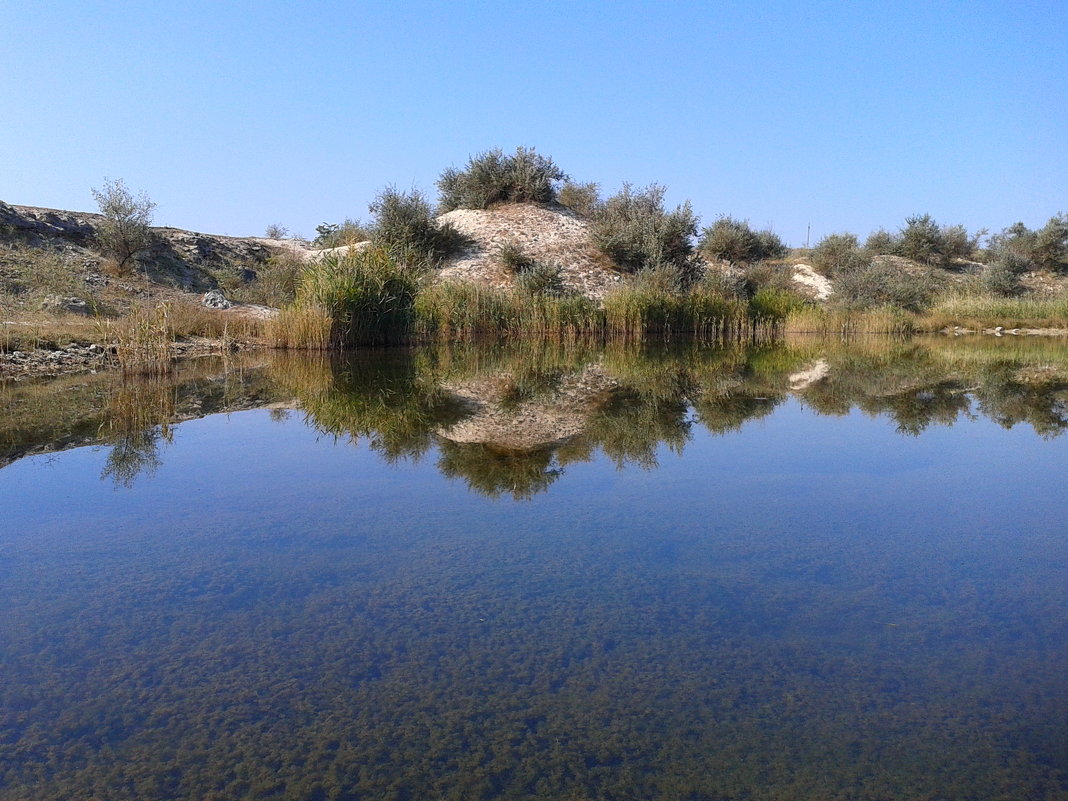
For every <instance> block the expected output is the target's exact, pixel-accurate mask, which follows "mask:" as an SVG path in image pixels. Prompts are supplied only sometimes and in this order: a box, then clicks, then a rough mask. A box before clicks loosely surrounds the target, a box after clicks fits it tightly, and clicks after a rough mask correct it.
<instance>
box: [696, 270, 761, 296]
mask: <svg viewBox="0 0 1068 801" xmlns="http://www.w3.org/2000/svg"><path fill="white" fill-rule="evenodd" d="M693 291H694V292H703V293H705V294H708V295H715V296H718V297H721V298H728V299H732V300H744V299H746V298H748V297H749V294H750V293H749V287H748V284H747V282H746V278H745V276H744V275H742V274H740V273H737V272H727V271H726V270H719V269H716V268H711V269H708V270H706V271H705V273H704V275H702V276H701V279H700V280H699V281H698V282H697V284H695V285H694V287H693Z"/></svg>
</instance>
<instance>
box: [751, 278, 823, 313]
mask: <svg viewBox="0 0 1068 801" xmlns="http://www.w3.org/2000/svg"><path fill="white" fill-rule="evenodd" d="M808 305H811V304H809V303H807V302H806V301H805V299H804V298H802V297H801V296H800V295H798V294H797V293H796V292H791V291H789V290H784V289H777V288H775V287H770V286H767V287H763V288H761V289H758V290H757V291H756V294H754V295H753V297H752V298H750V300H749V313H750V314H751V315H752V316H753V317H755V318H757V319H764V320H785V319H786V318H787V317H788V316H789V315H790V314H791V313H792V312H795V311H798V310H799V309H802V308H804V307H805V306H808Z"/></svg>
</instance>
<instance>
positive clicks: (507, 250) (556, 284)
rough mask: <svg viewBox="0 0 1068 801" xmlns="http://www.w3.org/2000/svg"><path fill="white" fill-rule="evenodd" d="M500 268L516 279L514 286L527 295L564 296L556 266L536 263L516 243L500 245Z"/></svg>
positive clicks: (559, 270) (560, 276)
mask: <svg viewBox="0 0 1068 801" xmlns="http://www.w3.org/2000/svg"><path fill="white" fill-rule="evenodd" d="M497 260H498V261H499V262H500V263H501V266H502V267H504V268H505V269H506V270H508V271H509V272H511V273H512V274H514V275H515V277H516V286H518V287H519V289H520V290H521V291H522V292H525V293H526V294H528V295H549V296H554V297H560V296H562V295H564V294H565V289H564V282H563V277H562V270H561V268H560V265H558V264H545V263H543V262H540V261H538V260H537V259H535V258H534V257H533V256H531V255H530V254H529V253H527V252H526V251H525V250H524V249H523V246H522V245H520V244H519V243H518V242H515V241H510V242H505V243H504V244H503V245H501V249H500V250H499V251H498V252H497Z"/></svg>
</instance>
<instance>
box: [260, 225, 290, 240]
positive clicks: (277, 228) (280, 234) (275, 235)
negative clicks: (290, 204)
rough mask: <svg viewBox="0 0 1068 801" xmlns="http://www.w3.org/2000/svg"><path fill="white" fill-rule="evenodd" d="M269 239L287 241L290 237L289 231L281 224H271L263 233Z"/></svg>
mask: <svg viewBox="0 0 1068 801" xmlns="http://www.w3.org/2000/svg"><path fill="white" fill-rule="evenodd" d="M263 235H264V236H265V237H266V238H267V239H285V238H286V237H287V236H289V229H288V228H286V227H285V226H284V225H282V224H281V223H271V224H270V225H268V226H267V229H266V230H265V231H264V232H263Z"/></svg>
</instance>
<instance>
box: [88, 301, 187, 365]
mask: <svg viewBox="0 0 1068 801" xmlns="http://www.w3.org/2000/svg"><path fill="white" fill-rule="evenodd" d="M102 338H103V339H104V340H105V341H107V342H109V343H111V344H112V345H113V347H114V353H115V358H116V359H117V360H118V363H119V367H121V368H122V371H123V372H124V373H139V374H151V373H165V372H167V371H168V370H169V369H170V368H171V365H172V364H173V360H172V353H171V343H173V342H174V339H175V334H174V329H173V327H172V320H171V307H170V306H169V305H168V304H166V303H163V304H160V305H159V306H157V307H155V308H151V309H150V308H142V309H138V310H136V311H134V312H132V313H131V314H129V315H127V316H126V317H124V318H122V319H120V320H115V321H111V320H108V321H104V322H103V323H102Z"/></svg>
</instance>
